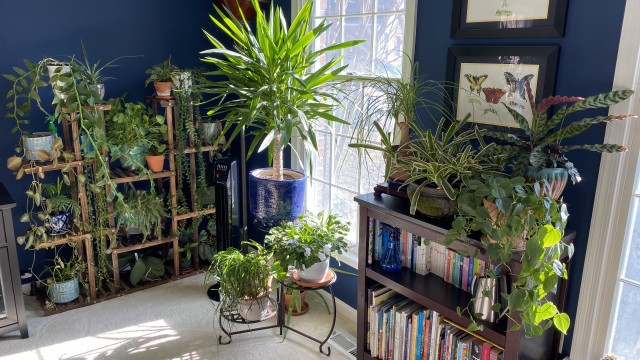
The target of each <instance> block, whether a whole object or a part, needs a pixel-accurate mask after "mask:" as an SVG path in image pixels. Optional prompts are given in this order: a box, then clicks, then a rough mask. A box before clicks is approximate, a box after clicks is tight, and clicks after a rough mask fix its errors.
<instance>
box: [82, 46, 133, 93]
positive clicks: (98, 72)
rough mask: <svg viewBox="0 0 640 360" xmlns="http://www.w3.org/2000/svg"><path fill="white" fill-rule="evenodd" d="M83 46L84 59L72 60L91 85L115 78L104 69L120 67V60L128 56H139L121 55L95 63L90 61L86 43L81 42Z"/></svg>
mask: <svg viewBox="0 0 640 360" xmlns="http://www.w3.org/2000/svg"><path fill="white" fill-rule="evenodd" d="M81 46H82V56H83V59H82V60H80V59H78V58H76V57H73V58H72V61H73V62H75V64H77V65H78V66H79V67H80V69H82V72H83V74H84V77H85V79H86V81H87V82H88V83H89V84H91V85H98V84H103V83H104V82H105V81H106V80H110V79H113V78H112V77H110V76H106V75H105V74H104V71H105V70H106V69H109V68H114V67H118V66H120V65H118V64H117V62H118V61H120V60H122V59H126V58H134V57H139V56H130V55H126V56H119V57H117V58H115V59H113V60H111V61H108V62H106V63H105V64H104V65H102V64H100V62H101V61H102V60H100V59H99V60H98V61H96V62H95V63H91V62H90V61H89V56H88V55H87V50H86V49H85V47H84V43H83V42H81Z"/></svg>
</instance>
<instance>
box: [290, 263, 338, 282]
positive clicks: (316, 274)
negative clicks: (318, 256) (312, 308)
mask: <svg viewBox="0 0 640 360" xmlns="http://www.w3.org/2000/svg"><path fill="white" fill-rule="evenodd" d="M329 259H330V258H327V259H326V260H325V261H320V262H317V263H315V264H313V265H311V266H310V267H308V268H304V267H303V269H301V270H300V269H299V270H298V278H299V279H300V280H303V281H306V282H311V283H317V282H320V281H322V279H324V277H325V276H326V275H327V271H329Z"/></svg>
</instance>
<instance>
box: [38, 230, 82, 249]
mask: <svg viewBox="0 0 640 360" xmlns="http://www.w3.org/2000/svg"><path fill="white" fill-rule="evenodd" d="M90 237H91V234H83V235H72V236H65V237H55V238H54V239H55V240H54V241H51V242H46V243H42V244H38V245H36V247H35V249H36V250H40V249H47V248H50V247H54V246H58V245H64V244H68V243H70V242H78V241H82V240H86V239H87V238H90Z"/></svg>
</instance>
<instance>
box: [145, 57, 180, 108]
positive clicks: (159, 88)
mask: <svg viewBox="0 0 640 360" xmlns="http://www.w3.org/2000/svg"><path fill="white" fill-rule="evenodd" d="M177 69H178V68H177V67H176V66H175V65H173V64H171V56H169V59H168V60H167V61H165V62H163V63H161V64H156V65H153V66H152V67H151V68H150V69H147V71H145V73H146V74H148V75H149V77H148V78H147V80H146V81H145V82H144V86H148V85H149V83H151V82H153V86H154V87H155V89H156V94H157V96H158V97H160V98H161V97H165V98H167V97H171V88H172V86H173V73H174V72H175V71H176V70H177Z"/></svg>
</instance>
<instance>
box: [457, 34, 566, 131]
mask: <svg viewBox="0 0 640 360" xmlns="http://www.w3.org/2000/svg"><path fill="white" fill-rule="evenodd" d="M557 61H558V47H557V46H456V47H450V48H449V58H448V63H447V78H448V80H449V81H451V82H452V83H453V86H451V89H452V94H451V96H452V98H453V101H454V104H455V116H456V119H457V120H462V119H464V118H465V117H467V116H468V114H470V115H471V117H470V121H471V122H474V123H479V124H485V125H488V126H497V127H508V128H517V127H518V125H517V124H516V122H515V120H514V119H513V117H512V115H511V113H509V111H508V109H507V107H509V108H511V109H513V110H516V111H517V112H519V113H520V114H522V115H523V116H524V117H525V119H527V120H528V121H529V123H531V117H532V110H531V106H532V104H531V103H530V101H529V95H528V91H527V88H530V89H531V95H532V96H533V98H534V99H535V100H534V104H535V103H538V102H539V101H540V100H542V99H543V98H545V97H547V96H550V95H552V94H553V86H554V82H555V72H556V65H557Z"/></svg>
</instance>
